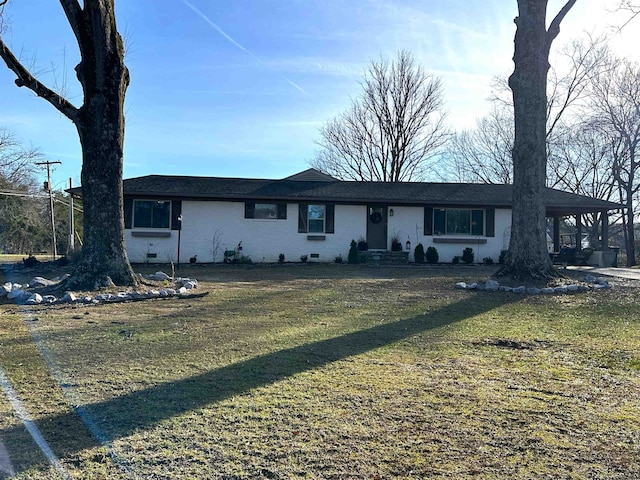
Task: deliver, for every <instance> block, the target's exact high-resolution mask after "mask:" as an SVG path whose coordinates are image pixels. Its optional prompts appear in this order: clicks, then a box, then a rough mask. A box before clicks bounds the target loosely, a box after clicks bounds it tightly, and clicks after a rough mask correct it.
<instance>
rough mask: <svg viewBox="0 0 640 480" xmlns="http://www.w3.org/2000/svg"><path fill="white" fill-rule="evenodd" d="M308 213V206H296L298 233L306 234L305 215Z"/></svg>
mask: <svg viewBox="0 0 640 480" xmlns="http://www.w3.org/2000/svg"><path fill="white" fill-rule="evenodd" d="M308 213H309V205H307V204H306V203H300V204H298V233H307V215H308Z"/></svg>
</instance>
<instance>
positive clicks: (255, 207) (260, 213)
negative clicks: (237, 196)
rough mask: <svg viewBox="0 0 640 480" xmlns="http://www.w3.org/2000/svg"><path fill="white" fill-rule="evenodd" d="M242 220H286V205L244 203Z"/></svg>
mask: <svg viewBox="0 0 640 480" xmlns="http://www.w3.org/2000/svg"><path fill="white" fill-rule="evenodd" d="M244 218H258V219H273V220H278V219H279V220H286V218H287V204H286V203H256V202H245V204H244Z"/></svg>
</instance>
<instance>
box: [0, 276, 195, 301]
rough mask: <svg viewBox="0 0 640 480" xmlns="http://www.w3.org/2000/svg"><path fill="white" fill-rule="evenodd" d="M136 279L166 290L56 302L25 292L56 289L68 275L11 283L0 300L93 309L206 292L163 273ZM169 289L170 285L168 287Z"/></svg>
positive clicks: (4, 287) (1, 292)
mask: <svg viewBox="0 0 640 480" xmlns="http://www.w3.org/2000/svg"><path fill="white" fill-rule="evenodd" d="M139 276H140V278H143V279H147V280H153V281H160V282H164V283H166V284H167V287H166V288H162V289H151V290H148V291H146V292H140V291H133V292H119V293H100V294H97V295H95V296H92V295H84V296H79V295H77V294H76V293H74V292H65V294H64V296H62V297H61V298H57V297H55V296H54V295H41V294H40V293H38V292H29V291H28V290H27V289H29V288H38V287H47V286H53V285H56V284H58V283H60V282H61V281H63V280H65V279H66V278H68V275H67V276H65V277H63V278H56V279H53V280H47V279H45V278H42V277H35V278H34V279H33V280H31V281H30V282H29V283H28V284H26V285H21V284H18V283H11V282H7V283H5V284H3V285H0V299H2V298H5V297H6V298H7V299H9V300H13V301H14V302H15V303H17V304H18V305H43V304H44V305H62V304H85V305H95V304H100V303H119V302H133V301H140V300H149V299H153V298H171V297H179V298H188V297H195V296H201V295H206V292H205V293H203V294H195V292H194V290H195V289H197V288H198V280H196V279H195V278H183V277H178V278H175V279H173V280H172V279H171V277H170V276H169V275H167V274H166V273H164V272H156V273H154V274H151V275H145V276H143V275H139ZM169 285H171V287H170V286H169ZM173 287H175V288H173Z"/></svg>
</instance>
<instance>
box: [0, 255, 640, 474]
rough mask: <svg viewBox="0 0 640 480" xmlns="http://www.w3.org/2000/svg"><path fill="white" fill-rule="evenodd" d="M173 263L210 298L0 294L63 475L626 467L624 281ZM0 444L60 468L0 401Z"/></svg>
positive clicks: (15, 353)
mask: <svg viewBox="0 0 640 480" xmlns="http://www.w3.org/2000/svg"><path fill="white" fill-rule="evenodd" d="M184 270H185V271H182V272H180V273H181V274H183V275H184V274H188V275H191V276H194V277H196V278H198V279H199V280H200V282H201V289H206V290H209V291H210V294H209V295H208V296H207V297H204V298H198V299H191V300H163V301H148V302H141V303H134V304H119V305H102V306H95V307H75V308H72V307H65V308H54V309H44V308H33V309H31V310H24V309H23V310H19V309H18V308H17V307H14V306H10V305H3V306H0V309H1V310H0V344H1V346H0V365H1V366H2V368H3V369H4V371H5V373H6V374H7V375H8V377H9V378H10V379H11V381H12V383H13V384H14V386H15V388H16V390H17V391H18V392H19V394H20V395H21V397H22V398H23V400H24V402H25V404H26V406H27V408H28V410H29V411H30V412H31V414H32V415H33V417H34V419H35V420H36V422H37V424H38V426H39V427H40V428H41V429H42V430H43V433H44V435H45V437H46V438H47V439H48V440H49V442H51V444H52V446H53V448H54V450H55V451H56V453H57V454H58V455H59V456H60V457H61V459H62V461H63V463H64V465H65V467H66V468H68V470H69V471H70V472H71V474H72V475H73V476H75V477H78V478H130V477H134V476H138V477H140V478H158V479H160V478H171V479H182V478H184V479H186V478H219V479H243V478H278V479H295V478H309V479H320V478H321V479H331V478H333V479H374V478H380V479H392V478H393V479H397V478H406V479H424V478H476V477H481V478H495V479H501V478H506V477H512V478H523V479H525V478H602V479H605V478H606V479H610V478H621V479H622V478H624V479H632V478H639V477H640V467H639V466H638V465H639V464H640V412H639V409H638V408H637V405H638V402H639V401H640V311H639V309H638V308H637V301H636V299H637V296H638V293H639V292H640V289H639V287H638V286H637V285H634V284H633V283H632V282H626V283H625V284H622V285H617V286H616V288H615V289H614V290H612V291H609V292H594V293H589V294H582V295H575V296H558V297H519V296H514V295H509V294H496V293H494V294H490V293H486V292H476V293H471V292H464V291H456V290H454V289H453V288H452V286H453V284H454V283H455V282H456V281H460V280H463V281H469V280H474V279H477V278H480V277H484V276H486V275H487V274H488V273H490V270H489V269H487V268H486V267H462V266H460V267H458V268H450V267H437V268H434V267H413V268H397V269H396V268H384V269H376V268H371V267H351V266H345V265H343V266H338V265H299V266H272V267H269V266H260V267H236V266H229V267H221V266H217V267H213V268H206V267H195V268H185V269H184ZM34 339H35V340H34ZM74 405H78V406H80V409H79V410H77V409H76V410H74V409H73V408H72V407H73V406H74ZM78 411H79V412H80V413H81V414H82V415H84V418H85V420H86V421H88V422H89V425H90V428H91V429H92V432H90V431H89V429H88V428H87V427H85V426H84V425H83V423H82V422H81V420H80V418H79V417H78V414H77V412H78ZM92 433H93V434H92ZM95 437H97V438H98V439H99V440H100V442H98V441H97V440H96V439H95ZM0 440H2V441H3V442H4V443H5V445H7V446H8V448H9V450H10V454H11V456H12V460H13V463H14V467H15V468H16V470H17V472H18V478H56V477H55V475H54V474H53V472H51V471H50V470H49V469H48V467H47V466H46V463H45V461H44V458H43V457H42V455H41V454H38V453H37V450H36V448H35V446H34V445H33V443H32V442H31V440H30V439H29V436H28V434H27V433H26V432H25V431H24V428H23V427H22V426H21V425H20V423H19V422H18V421H17V420H16V418H15V416H14V415H13V414H12V413H11V410H10V407H9V405H8V402H6V401H5V400H4V399H3V398H0Z"/></svg>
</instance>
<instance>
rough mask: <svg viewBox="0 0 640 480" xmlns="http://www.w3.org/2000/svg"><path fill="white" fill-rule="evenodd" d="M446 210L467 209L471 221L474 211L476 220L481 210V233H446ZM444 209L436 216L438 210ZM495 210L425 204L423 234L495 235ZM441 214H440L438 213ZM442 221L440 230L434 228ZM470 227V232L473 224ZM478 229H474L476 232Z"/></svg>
mask: <svg viewBox="0 0 640 480" xmlns="http://www.w3.org/2000/svg"><path fill="white" fill-rule="evenodd" d="M447 210H469V211H470V212H471V221H473V216H474V212H476V213H475V215H476V220H477V215H478V213H477V212H482V223H483V225H482V229H481V230H482V231H481V233H461V234H456V233H447V232H446V211H447ZM442 211H444V212H445V214H444V215H443V216H442V217H440V216H439V218H436V215H438V214H439V212H442ZM495 212H496V209H495V208H479V207H458V206H455V207H454V206H437V207H435V206H431V205H427V206H425V207H424V225H423V227H424V235H425V236H436V237H443V236H454V237H457V236H458V235H460V236H464V235H467V236H471V237H495ZM440 215H441V214H440ZM442 222H444V223H443V225H442V232H440V231H439V230H436V227H437V226H438V224H440V223H442ZM470 227H471V232H473V231H474V227H473V225H470ZM477 231H478V230H477V229H476V232H477Z"/></svg>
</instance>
